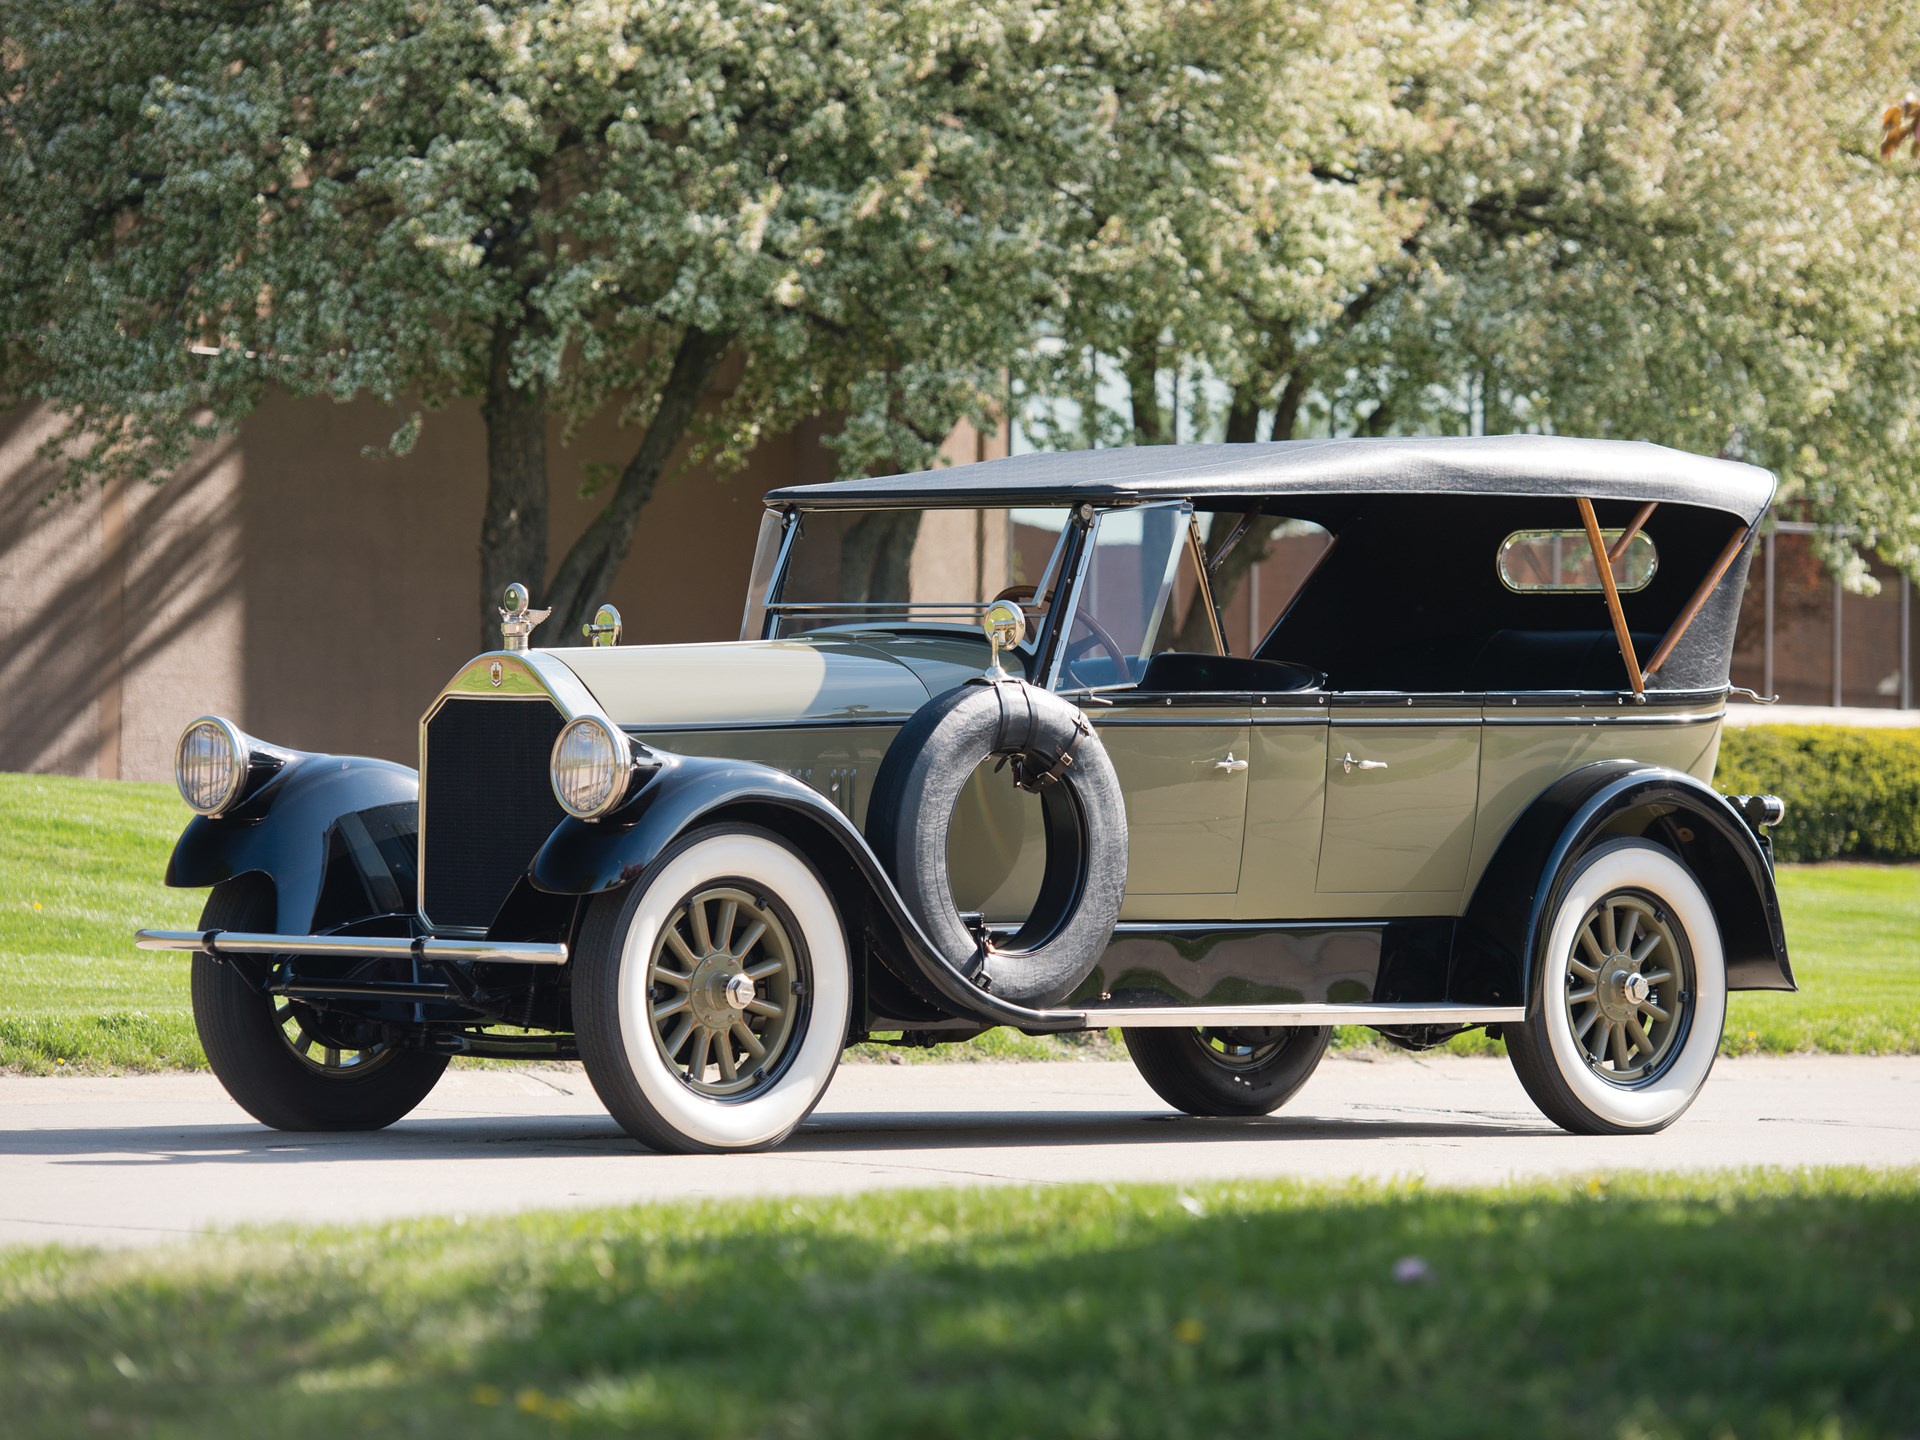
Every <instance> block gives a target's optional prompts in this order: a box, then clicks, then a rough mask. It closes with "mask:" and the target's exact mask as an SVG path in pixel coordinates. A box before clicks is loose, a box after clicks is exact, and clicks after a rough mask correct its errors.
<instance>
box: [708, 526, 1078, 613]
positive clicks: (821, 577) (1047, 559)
mask: <svg viewBox="0 0 1920 1440" xmlns="http://www.w3.org/2000/svg"><path fill="white" fill-rule="evenodd" d="M1070 513H1071V512H1070V511H1069V510H1068V508H1067V507H1065V506H1050V507H1044V508H1034V509H959V510H954V509H938V510H919V509H892V510H807V511H801V512H800V513H799V514H798V515H797V516H796V517H795V519H794V521H793V524H794V526H796V527H797V529H796V530H795V532H794V534H793V536H792V542H791V543H792V549H791V552H790V553H789V555H788V557H787V562H786V566H785V569H784V572H782V573H781V574H780V576H779V578H778V584H779V589H778V592H777V593H775V594H774V595H772V596H771V597H770V598H771V600H772V604H771V605H770V606H769V605H766V604H764V603H761V600H762V597H764V596H766V594H767V587H768V586H770V585H772V584H773V583H774V582H775V578H776V575H775V572H776V569H777V568H778V567H777V566H776V563H775V562H776V560H777V557H778V553H779V546H780V544H781V543H782V542H783V541H784V540H785V538H786V521H785V517H782V516H777V515H770V516H768V517H767V519H768V524H767V527H766V528H764V529H763V530H762V532H761V542H760V553H759V555H758V556H757V557H756V559H755V562H754V585H755V589H754V594H753V597H752V598H751V599H750V600H749V602H748V607H747V614H746V619H745V623H744V625H743V629H742V633H743V638H749V639H758V638H759V637H760V636H761V635H762V634H766V635H768V636H781V635H799V634H804V633H806V632H808V631H813V630H826V629H841V630H846V629H876V628H878V629H890V630H891V629H898V628H900V627H902V626H905V625H941V626H948V627H954V626H958V627H964V628H965V629H967V630H970V631H972V632H973V633H974V634H978V633H979V630H980V617H981V614H982V612H983V611H984V610H985V608H986V606H987V605H988V604H989V603H990V602H992V601H993V600H996V599H999V598H1001V597H1003V596H1004V597H1006V598H1008V599H1012V600H1017V601H1019V602H1021V604H1022V606H1023V607H1024V608H1025V609H1026V610H1027V613H1028V616H1029V619H1030V621H1037V620H1038V618H1039V617H1040V616H1041V615H1043V614H1044V613H1045V611H1046V609H1047V606H1048V604H1049V603H1050V601H1051V598H1052V590H1053V586H1054V579H1053V577H1054V575H1055V574H1056V573H1057V571H1058V569H1059V564H1060V558H1059V557H1060V550H1061V542H1062V537H1063V535H1064V533H1065V531H1066V527H1067V520H1068V517H1069V515H1070ZM769 612H770V615H771V628H768V618H769ZM1037 629H1038V625H1037V623H1035V624H1030V626H1029V634H1032V633H1034V632H1035V631H1037Z"/></svg>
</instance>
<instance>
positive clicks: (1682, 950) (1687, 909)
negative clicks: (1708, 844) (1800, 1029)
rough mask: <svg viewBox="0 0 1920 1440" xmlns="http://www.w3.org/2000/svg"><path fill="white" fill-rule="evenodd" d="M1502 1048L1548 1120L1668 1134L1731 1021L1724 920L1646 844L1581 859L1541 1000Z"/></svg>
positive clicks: (1550, 949) (1578, 1130) (1577, 1129)
mask: <svg viewBox="0 0 1920 1440" xmlns="http://www.w3.org/2000/svg"><path fill="white" fill-rule="evenodd" d="M1528 1009H1529V1012H1530V1013H1529V1014H1528V1016H1527V1019H1526V1021H1525V1022H1524V1023H1523V1024H1521V1025H1517V1026H1511V1027H1509V1028H1508V1030H1507V1032H1506V1034H1507V1054H1508V1055H1509V1056H1510V1057H1511V1058H1512V1060H1513V1068H1514V1071H1515V1073H1516V1074H1518V1075H1519V1077H1520V1083H1521V1085H1522V1086H1524V1087H1525V1088H1526V1092H1527V1094H1528V1095H1529V1096H1531V1097H1532V1098H1533V1102H1534V1104H1536V1105H1538V1106H1539V1107H1540V1109H1541V1111H1542V1112H1543V1113H1544V1114H1545V1115H1546V1117H1547V1118H1548V1119H1549V1120H1551V1121H1553V1122H1554V1123H1555V1124H1556V1125H1559V1126H1560V1127H1561V1128H1562V1129H1565V1130H1571V1131H1573V1132H1574V1133H1575V1134H1579V1135H1640V1134H1650V1133H1651V1132H1653V1131H1655V1130H1662V1129H1665V1128H1666V1127H1667V1126H1668V1125H1671V1124H1672V1123H1673V1122H1674V1121H1675V1120H1678V1119H1679V1118H1680V1116H1681V1115H1682V1114H1683V1113H1684V1112H1685V1111H1686V1108H1687V1107H1688V1106H1689V1105H1691V1104H1692V1103H1693V1101H1694V1097H1695V1096H1696V1095H1698V1094H1699V1093H1700V1087H1701V1086H1702V1085H1703V1084H1705V1083H1706V1079H1707V1072H1708V1071H1710V1070H1711V1069H1712V1068H1713V1060H1714V1055H1715V1054H1716V1053H1717V1052H1718V1050H1719V1048H1720V1032H1721V1030H1722V1028H1723V1027H1724V1026H1725V1024H1726V1018H1727V973H1726V961H1725V956H1724V954H1723V952H1722V950H1721V944H1720V926H1719V924H1718V922H1717V921H1716V920H1715V919H1714V914H1713V906H1712V903H1711V902H1710V901H1709V900H1708V899H1707V896H1706V892H1705V891H1703V890H1702V889H1701V888H1700V882H1699V881H1698V880H1696V879H1694V877H1693V872H1692V871H1690V870H1688V869H1687V867H1686V866H1684V865H1682V864H1681V863H1680V861H1679V859H1678V858H1677V857H1676V856H1675V855H1674V854H1673V852H1672V851H1670V850H1667V849H1664V848H1663V847H1661V846H1659V845H1655V844H1653V843H1651V842H1650V841H1646V840H1637V839H1626V840H1613V841H1609V842H1608V843H1607V844H1604V845H1601V846H1599V847H1598V848H1596V849H1594V850H1593V851H1591V852H1589V853H1588V854H1587V855H1585V856H1583V857H1581V859H1580V860H1579V861H1578V862H1576V865H1575V867H1574V871H1573V876H1572V878H1571V880H1570V881H1569V883H1568V884H1567V886H1566V890H1565V893H1564V895H1563V896H1562V898H1561V900H1560V903H1559V906H1558V908H1557V909H1555V911H1554V914H1553V919H1552V922H1551V926H1550V928H1549V931H1548V936H1547V950H1546V956H1545V963H1544V964H1543V966H1542V968H1541V973H1540V987H1539V993H1538V994H1537V995H1536V996H1535V997H1534V1000H1533V1003H1532V1004H1531V1005H1530V1006H1529V1007H1528Z"/></svg>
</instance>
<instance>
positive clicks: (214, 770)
mask: <svg viewBox="0 0 1920 1440" xmlns="http://www.w3.org/2000/svg"><path fill="white" fill-rule="evenodd" d="M173 778H174V783H176V784H177V785H179V787H180V798H181V799H183V800H185V801H186V802H187V804H189V805H191V806H192V807H193V808H194V809H195V810H197V811H199V812H200V813H201V814H202V815H218V814H220V813H221V812H222V811H223V810H225V809H226V808H227V807H228V806H229V805H231V804H233V802H234V801H235V800H236V799H238V798H239V795H240V787H241V785H242V784H243V783H244V782H245V780H246V778H247V741H246V737H245V736H244V735H242V734H241V733H240V732H239V731H238V730H236V729H234V727H233V725H232V724H231V723H230V722H228V721H225V720H222V719H221V718H220V717H219V716H218V715H202V716H201V717H200V718H199V719H198V720H195V721H194V722H193V723H192V724H190V725H188V726H187V728H186V729H185V730H183V731H181V732H180V743H179V744H178V745H176V746H174V747H173Z"/></svg>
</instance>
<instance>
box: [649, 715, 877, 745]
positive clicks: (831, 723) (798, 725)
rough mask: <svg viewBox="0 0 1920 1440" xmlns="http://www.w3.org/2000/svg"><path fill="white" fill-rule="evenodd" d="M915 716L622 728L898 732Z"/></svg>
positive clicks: (686, 732)
mask: <svg viewBox="0 0 1920 1440" xmlns="http://www.w3.org/2000/svg"><path fill="white" fill-rule="evenodd" d="M912 718H913V716H912V715H911V714H910V713H909V714H906V715H895V716H893V717H891V718H887V717H884V716H883V717H881V718H880V719H877V720H876V719H871V718H869V717H867V716H864V715H863V716H860V717H858V718H849V719H846V720H833V719H827V720H822V719H820V718H819V717H817V716H814V717H809V718H806V719H800V720H717V721H714V722H712V723H711V724H681V725H647V724H643V723H636V724H632V725H622V726H621V727H620V728H621V729H622V730H623V731H625V732H626V733H627V735H628V737H629V738H631V739H634V740H640V741H645V740H646V738H647V737H648V736H649V735H704V734H706V733H707V732H708V731H714V730H790V731H796V732H803V731H808V730H862V729H865V730H877V729H880V728H882V727H885V728H887V729H891V730H898V729H899V728H900V727H901V726H902V725H904V724H906V723H907V721H909V720H911V719H912Z"/></svg>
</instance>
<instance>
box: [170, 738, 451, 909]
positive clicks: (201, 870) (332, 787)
mask: <svg viewBox="0 0 1920 1440" xmlns="http://www.w3.org/2000/svg"><path fill="white" fill-rule="evenodd" d="M419 801H420V780H419V776H417V775H416V774H415V773H414V772H413V771H412V770H409V769H408V768H407V767H406V766H404V765H395V764H392V763H391V762H389V761H386V760H369V759H363V758H361V757H359V756H350V755H300V756H298V757H297V758H295V759H293V760H292V761H290V762H289V763H288V764H286V765H285V766H283V767H282V768H281V769H280V770H279V771H278V772H277V773H275V774H274V775H273V777H272V778H271V779H269V780H268V781H267V782H266V783H265V784H263V785H261V786H260V788H259V789H258V790H256V791H254V792H253V794H251V795H249V796H248V797H247V798H246V799H245V800H244V801H242V802H241V803H240V804H239V805H238V806H236V807H235V808H234V809H232V810H230V811H228V812H227V813H226V814H225V815H221V816H218V817H208V816H205V815H198V816H195V817H194V818H193V820H191V821H190V822H189V823H188V825H187V828H186V830H185V831H184V832H182V834H181V836H180V839H179V841H178V842H177V843H176V844H175V845H174V847H173V856H172V858H171V859H170V860H168V862H167V876H166V883H167V884H168V885H170V886H173V887H175V888H178V889H192V888H198V887H204V886H209V885H218V884H221V883H222V882H224V881H227V880H231V879H233V878H234V877H236V876H239V875H247V874H258V875H264V876H265V877H266V878H267V879H269V880H271V881H272V882H273V889H274V899H275V906H276V912H277V916H276V920H275V929H276V930H277V931H279V932H280V933H281V934H287V935H311V934H320V933H323V932H325V931H327V930H330V929H336V928H338V927H339V926H341V925H345V924H347V923H349V922H350V921H354V920H360V919H365V918H366V917H368V916H372V915H388V914H392V915H402V916H406V917H409V919H410V918H411V916H412V915H413V912H414V910H415V908H416V906H415V902H416V894H415V890H416V887H415V874H416V870H417V864H418V855H419V838H418V836H419Z"/></svg>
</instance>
